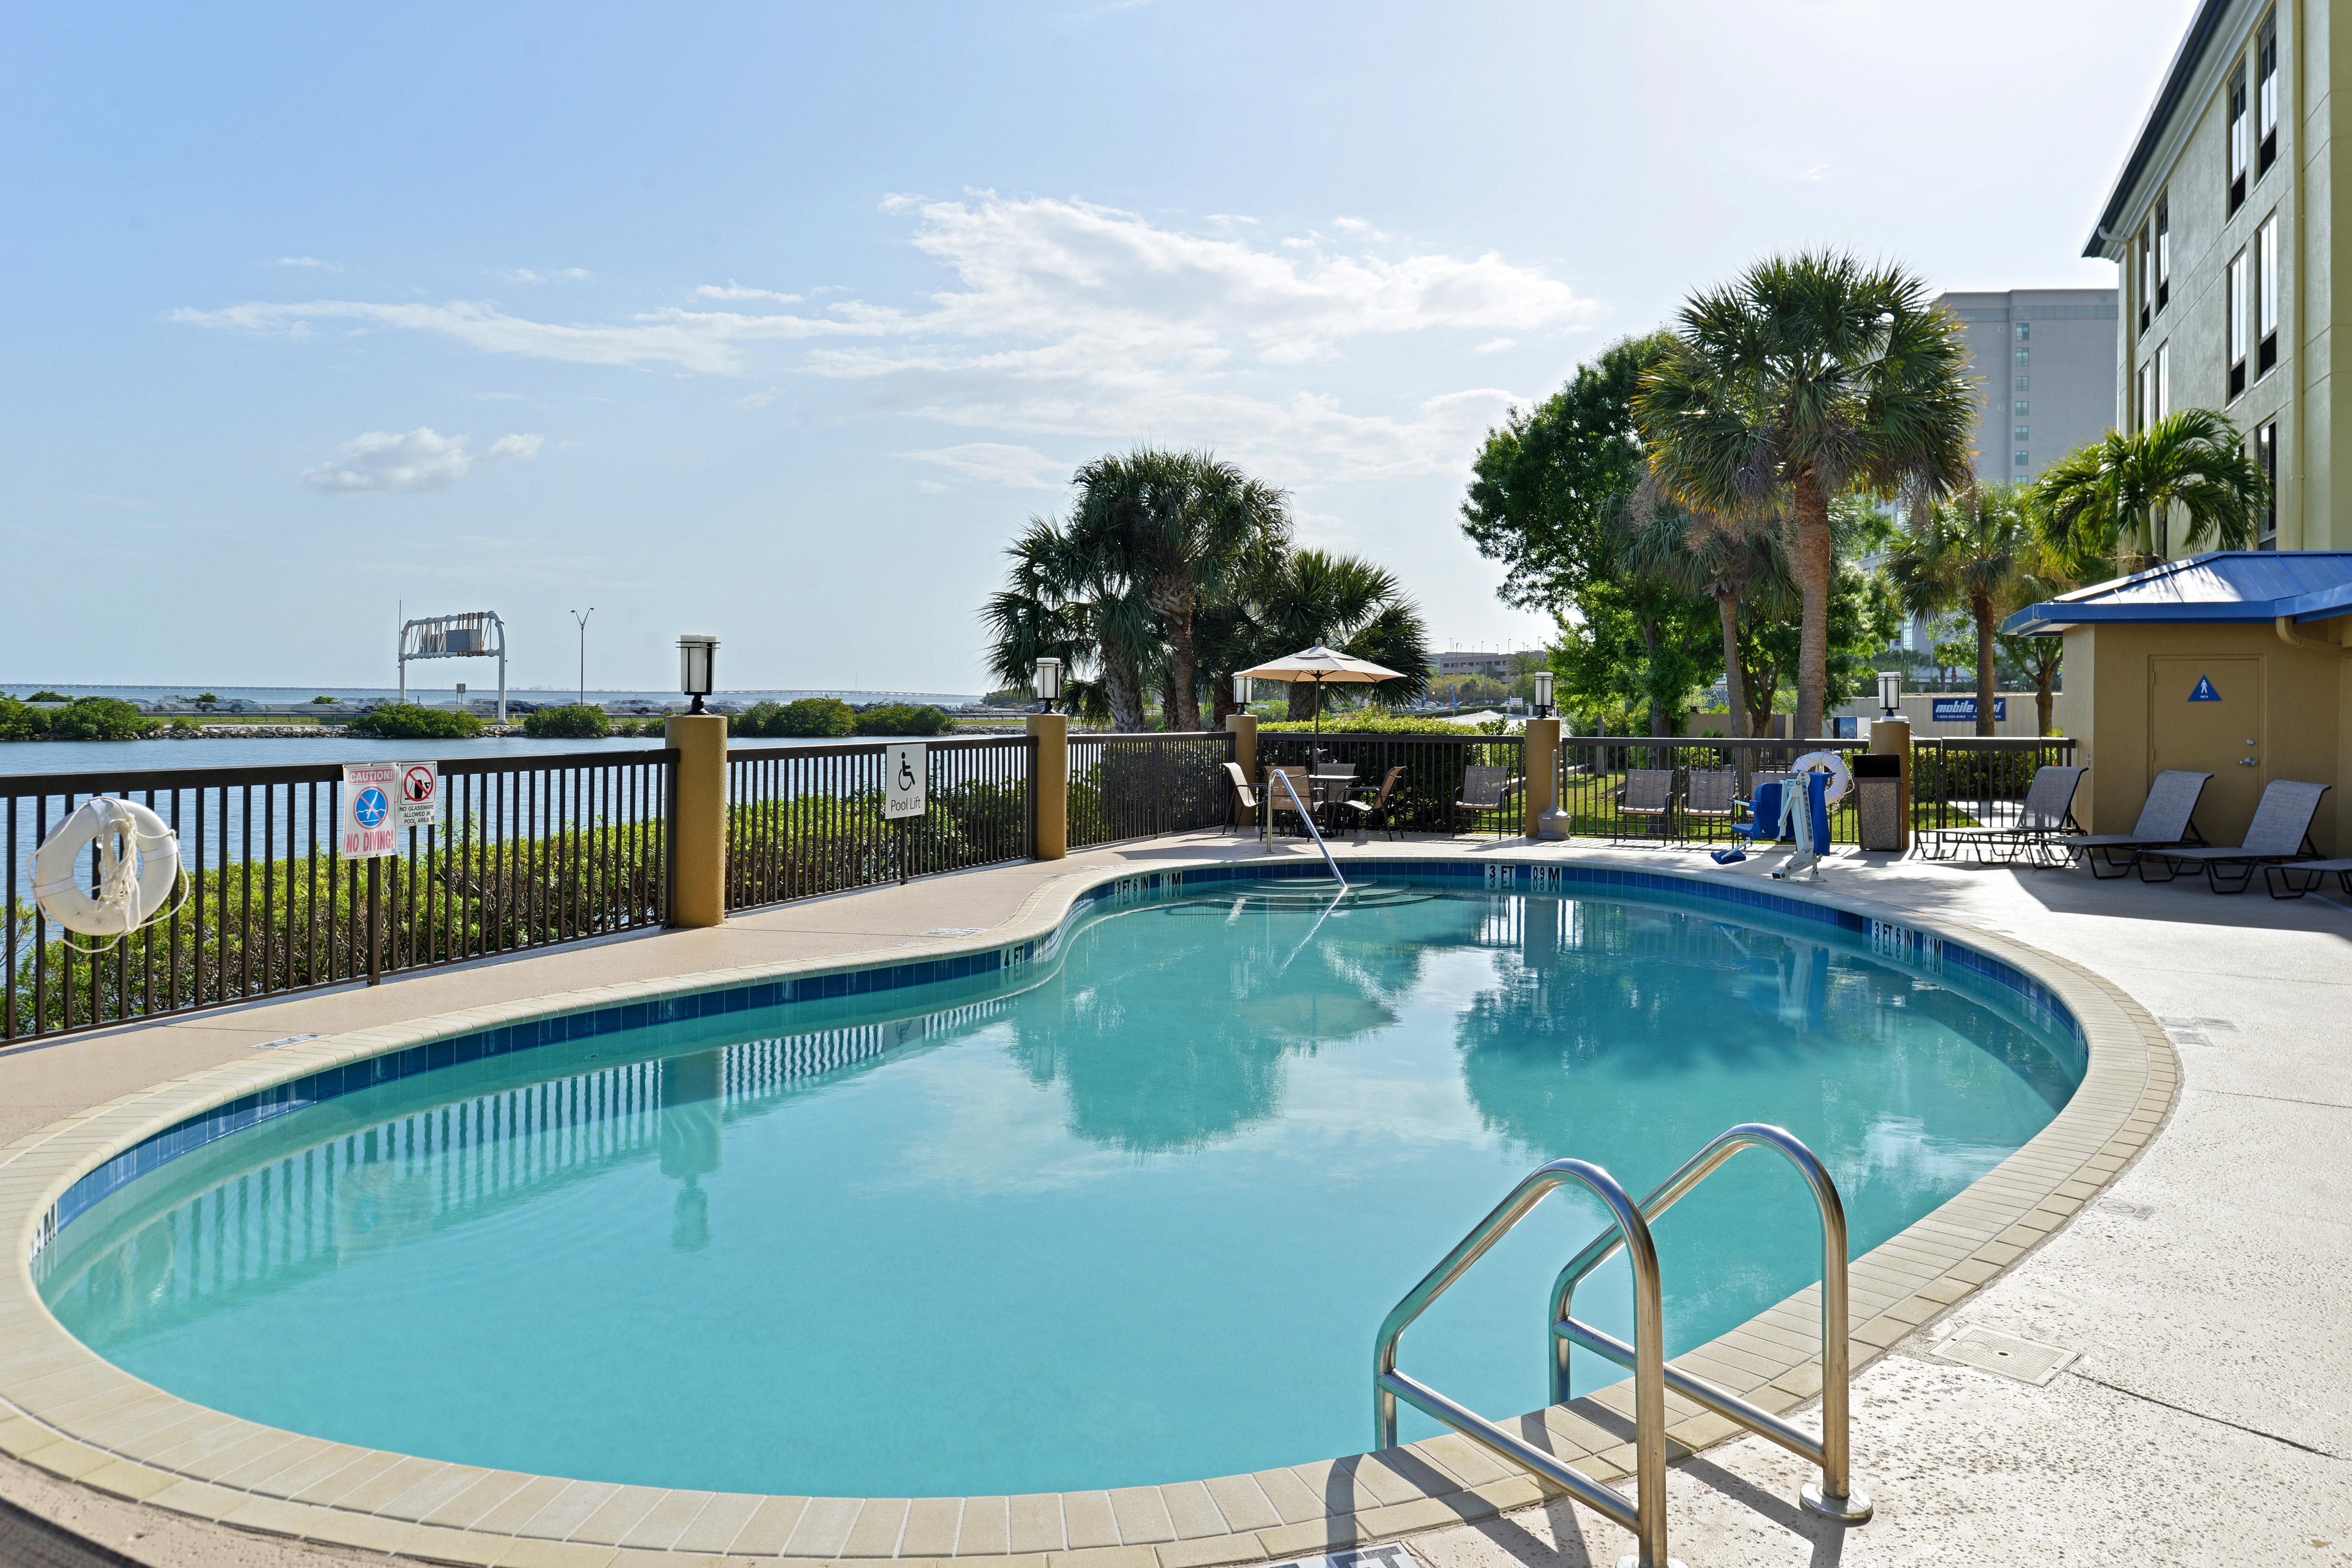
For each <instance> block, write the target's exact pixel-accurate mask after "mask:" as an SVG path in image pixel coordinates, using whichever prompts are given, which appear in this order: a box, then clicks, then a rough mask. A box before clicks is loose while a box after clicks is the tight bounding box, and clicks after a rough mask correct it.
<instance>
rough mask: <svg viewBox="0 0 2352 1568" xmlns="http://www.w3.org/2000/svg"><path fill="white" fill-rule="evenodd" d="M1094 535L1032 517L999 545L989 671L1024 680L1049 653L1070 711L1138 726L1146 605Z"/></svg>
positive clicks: (1122, 726)
mask: <svg viewBox="0 0 2352 1568" xmlns="http://www.w3.org/2000/svg"><path fill="white" fill-rule="evenodd" d="M1100 543H1101V542H1100V541H1099V540H1098V539H1097V538H1095V537H1094V536H1092V535H1091V534H1087V533H1083V532H1081V531H1080V530H1079V529H1078V528H1077V527H1076V524H1075V523H1062V522H1056V521H1052V520H1050V519H1046V518H1040V517H1033V518H1031V519H1030V520H1029V522H1028V525H1027V526H1026V527H1025V528H1024V529H1023V530H1022V531H1021V533H1020V535H1019V536H1018V537H1017V538H1015V539H1014V540H1013V542H1012V543H1011V544H1009V545H1007V546H1006V547H1005V553H1006V555H1008V556H1010V557H1011V558H1012V564H1011V566H1010V567H1009V568H1008V570H1007V572H1006V574H1005V585H1004V587H1003V588H1002V589H1001V590H999V591H998V592H997V593H995V594H993V595H991V596H990V597H989V599H988V602H987V603H986V604H985V605H982V609H981V621H982V625H983V626H985V628H986V629H987V633H988V637H989V642H990V648H989V670H990V673H991V674H992V675H993V676H994V677H995V678H996V679H1000V680H1003V681H1005V682H1007V683H1008V684H1011V685H1014V686H1027V685H1029V684H1030V683H1031V682H1032V680H1033V679H1034V677H1035V675H1036V672H1037V661H1038V660H1039V659H1041V658H1058V659H1060V660H1061V661H1062V668H1063V669H1064V671H1065V672H1066V677H1067V679H1066V680H1065V682H1064V685H1063V689H1062V692H1063V699H1064V700H1065V701H1066V703H1067V704H1068V706H1069V707H1070V709H1071V710H1073V711H1075V712H1079V713H1084V714H1086V715H1087V717H1089V718H1093V719H1097V720H1099V719H1104V718H1108V720H1109V721H1110V723H1111V726H1112V728H1114V729H1116V730H1118V731H1122V732H1125V733H1133V732H1135V731H1139V730H1141V729H1142V728H1143V722H1144V720H1143V690H1144V682H1145V679H1146V678H1147V676H1150V675H1152V673H1153V670H1154V668H1155V667H1156V665H1157V664H1158V662H1159V659H1160V646H1159V641H1158V637H1157V632H1156V628H1155V626H1154V620H1153V616H1152V613H1151V606H1150V604H1149V602H1148V601H1147V600H1146V598H1145V596H1144V594H1143V592H1142V590H1141V588H1140V586H1139V584H1136V583H1135V582H1134V580H1133V579H1132V578H1131V577H1130V576H1129V574H1127V572H1126V570H1125V566H1124V563H1122V562H1121V561H1120V560H1119V559H1118V557H1117V555H1116V554H1114V553H1113V552H1109V551H1107V550H1105V549H1103V548H1100Z"/></svg>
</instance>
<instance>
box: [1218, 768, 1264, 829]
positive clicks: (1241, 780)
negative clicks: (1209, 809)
mask: <svg viewBox="0 0 2352 1568" xmlns="http://www.w3.org/2000/svg"><path fill="white" fill-rule="evenodd" d="M1225 782H1226V783H1227V784H1231V785H1232V786H1233V789H1234V822H1233V825H1234V826H1235V827H1239V826H1241V825H1242V813H1243V812H1244V811H1246V812H1248V813H1249V814H1250V815H1251V816H1252V817H1253V818H1255V816H1256V815H1257V792H1256V791H1255V790H1253V789H1251V788H1250V782H1249V775H1248V774H1247V773H1244V772H1242V765H1241V763H1226V764H1225Z"/></svg>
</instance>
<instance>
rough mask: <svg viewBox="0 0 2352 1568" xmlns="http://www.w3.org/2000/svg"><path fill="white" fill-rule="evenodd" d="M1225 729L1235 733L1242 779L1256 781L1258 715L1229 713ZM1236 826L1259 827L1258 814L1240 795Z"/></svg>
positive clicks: (1236, 754) (1235, 744)
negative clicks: (1242, 800) (1243, 801)
mask: <svg viewBox="0 0 2352 1568" xmlns="http://www.w3.org/2000/svg"><path fill="white" fill-rule="evenodd" d="M1225 728H1226V729H1228V730H1230V731H1233V734H1234V762H1235V763H1239V764H1240V765H1241V770H1242V777H1244V778H1245V779H1255V777H1257V715H1256V714H1255V713H1228V714H1226V715H1225ZM1234 826H1236V827H1255V826H1257V813H1256V812H1254V811H1252V810H1251V809H1250V808H1249V807H1248V806H1245V805H1243V804H1242V803H1241V797H1240V796H1239V795H1236V796H1234Z"/></svg>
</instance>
